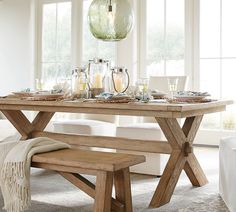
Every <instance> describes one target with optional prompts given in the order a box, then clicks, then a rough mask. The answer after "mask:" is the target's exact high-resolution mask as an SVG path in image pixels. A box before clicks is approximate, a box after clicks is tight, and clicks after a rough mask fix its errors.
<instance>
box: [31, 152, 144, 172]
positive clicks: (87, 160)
mask: <svg viewBox="0 0 236 212" xmlns="http://www.w3.org/2000/svg"><path fill="white" fill-rule="evenodd" d="M32 162H34V163H37V162H38V163H46V164H54V165H61V166H68V167H77V168H82V169H91V170H103V171H117V170H120V169H122V168H126V167H129V166H133V165H136V164H139V163H142V162H145V157H144V156H142V155H128V154H120V153H119V154H118V153H109V152H95V151H88V150H79V149H76V150H75V149H63V150H60V151H54V152H48V153H42V154H37V155H34V156H33V157H32Z"/></svg>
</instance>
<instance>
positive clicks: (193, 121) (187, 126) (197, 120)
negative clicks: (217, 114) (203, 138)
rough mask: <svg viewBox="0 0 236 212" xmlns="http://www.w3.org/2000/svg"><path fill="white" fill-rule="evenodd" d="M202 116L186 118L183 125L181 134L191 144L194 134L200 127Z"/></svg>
mask: <svg viewBox="0 0 236 212" xmlns="http://www.w3.org/2000/svg"><path fill="white" fill-rule="evenodd" d="M202 119H203V116H195V117H189V118H186V120H185V123H184V125H183V128H182V129H183V133H184V134H185V136H186V137H187V140H188V142H190V143H193V141H194V138H195V136H196V133H197V131H198V129H199V127H200V125H201V122H202Z"/></svg>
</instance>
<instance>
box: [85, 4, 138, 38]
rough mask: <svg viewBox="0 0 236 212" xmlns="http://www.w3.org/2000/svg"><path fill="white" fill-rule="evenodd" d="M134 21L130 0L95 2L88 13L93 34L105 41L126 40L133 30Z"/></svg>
mask: <svg viewBox="0 0 236 212" xmlns="http://www.w3.org/2000/svg"><path fill="white" fill-rule="evenodd" d="M133 20H134V15H133V10H132V7H131V5H130V3H129V1H128V0H111V1H110V0H93V2H92V3H91V5H90V8H89V12H88V21H89V26H90V31H91V33H92V34H93V36H94V37H96V38H98V39H101V40H104V41H120V40H123V39H125V38H126V36H127V35H128V33H129V32H130V31H131V29H132V26H133Z"/></svg>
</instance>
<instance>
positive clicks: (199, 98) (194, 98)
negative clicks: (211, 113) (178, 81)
mask: <svg viewBox="0 0 236 212" xmlns="http://www.w3.org/2000/svg"><path fill="white" fill-rule="evenodd" d="M174 97H175V98H176V99H178V100H201V99H205V98H206V97H207V96H184V95H179V96H177V95H176V96H174Z"/></svg>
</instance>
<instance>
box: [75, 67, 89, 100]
mask: <svg viewBox="0 0 236 212" xmlns="http://www.w3.org/2000/svg"><path fill="white" fill-rule="evenodd" d="M87 92H88V77H87V73H86V68H84V67H82V68H76V69H75V70H72V95H73V96H76V97H79V98H81V97H83V98H85V96H86V94H87Z"/></svg>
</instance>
